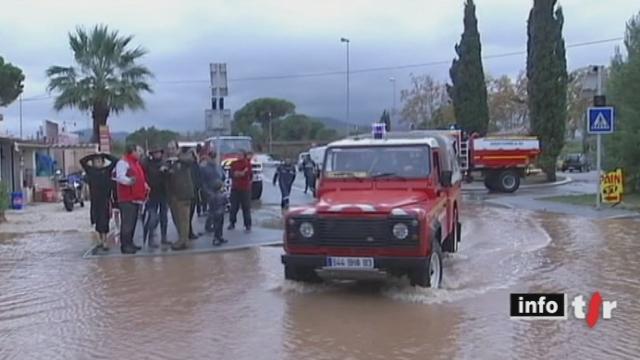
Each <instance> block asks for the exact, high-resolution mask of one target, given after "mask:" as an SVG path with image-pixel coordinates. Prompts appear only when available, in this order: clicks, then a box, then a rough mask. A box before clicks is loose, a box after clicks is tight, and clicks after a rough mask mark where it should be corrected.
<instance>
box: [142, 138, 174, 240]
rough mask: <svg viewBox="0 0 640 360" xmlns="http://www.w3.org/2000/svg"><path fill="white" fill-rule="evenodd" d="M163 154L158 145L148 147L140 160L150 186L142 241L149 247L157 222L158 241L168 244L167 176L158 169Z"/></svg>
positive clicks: (161, 164) (154, 234)
mask: <svg viewBox="0 0 640 360" xmlns="http://www.w3.org/2000/svg"><path fill="white" fill-rule="evenodd" d="M163 155H164V150H163V149H162V148H161V147H159V146H154V147H152V148H151V149H150V152H149V157H147V158H146V159H145V160H144V161H143V162H142V167H143V169H144V171H145V173H146V174H147V178H148V182H149V186H150V187H151V192H150V193H149V199H148V200H147V205H146V209H145V222H144V231H143V234H144V237H143V241H147V243H148V244H149V247H151V248H154V247H156V244H155V242H154V239H155V236H156V229H157V228H158V224H160V239H161V240H160V241H161V243H162V245H166V244H168V241H167V225H168V217H167V213H168V209H169V207H168V204H167V177H166V173H165V172H162V171H161V170H160V168H161V167H162V166H163V165H164V160H163Z"/></svg>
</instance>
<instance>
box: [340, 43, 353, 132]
mask: <svg viewBox="0 0 640 360" xmlns="http://www.w3.org/2000/svg"><path fill="white" fill-rule="evenodd" d="M340 42H343V43H346V44H347V135H349V132H350V131H351V119H350V114H349V113H350V98H349V97H350V94H349V92H350V88H349V75H350V74H349V44H350V43H351V40H349V39H347V38H344V37H343V38H340Z"/></svg>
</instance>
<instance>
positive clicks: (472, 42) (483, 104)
mask: <svg viewBox="0 0 640 360" xmlns="http://www.w3.org/2000/svg"><path fill="white" fill-rule="evenodd" d="M455 50H456V54H457V55H458V58H457V59H454V60H453V63H452V64H451V68H450V69H449V75H450V76H451V85H447V92H448V93H449V97H450V98H451V101H452V103H453V109H454V114H455V117H456V122H457V124H458V125H459V126H460V127H462V128H463V129H464V130H466V131H468V132H469V133H473V132H478V133H479V134H481V135H484V134H486V132H487V128H488V127H489V106H488V105H487V86H486V84H485V79H484V70H483V69H482V57H481V52H482V49H481V45H480V33H479V32H478V19H477V18H476V5H475V4H474V2H473V0H467V1H466V2H465V5H464V32H463V33H462V38H461V39H460V43H459V44H457V45H456V47H455Z"/></svg>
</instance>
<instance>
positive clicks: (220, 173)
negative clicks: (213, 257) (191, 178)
mask: <svg viewBox="0 0 640 360" xmlns="http://www.w3.org/2000/svg"><path fill="white" fill-rule="evenodd" d="M215 158H216V153H215V152H213V151H211V152H209V153H205V154H203V156H201V157H200V177H201V184H202V191H203V192H204V193H205V194H206V195H205V196H207V200H209V198H208V196H209V195H211V194H214V193H216V190H215V189H214V186H215V185H216V184H217V183H218V182H220V183H221V184H224V181H225V175H224V170H223V169H222V167H221V166H220V165H218V164H217V163H216V161H215ZM209 205H210V207H211V206H213V205H212V204H211V201H209ZM209 210H210V211H209V215H208V216H207V221H206V222H205V226H204V228H205V230H206V231H207V232H213V230H214V229H213V225H214V223H213V221H214V219H213V213H212V211H211V210H212V209H209Z"/></svg>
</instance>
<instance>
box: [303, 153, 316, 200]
mask: <svg viewBox="0 0 640 360" xmlns="http://www.w3.org/2000/svg"><path fill="white" fill-rule="evenodd" d="M316 170H317V169H316V163H315V162H314V161H313V160H311V155H307V156H305V158H304V161H303V162H302V171H303V172H304V179H305V185H304V193H305V194H306V193H307V190H311V194H312V195H314V196H315V194H316Z"/></svg>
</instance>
